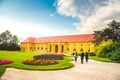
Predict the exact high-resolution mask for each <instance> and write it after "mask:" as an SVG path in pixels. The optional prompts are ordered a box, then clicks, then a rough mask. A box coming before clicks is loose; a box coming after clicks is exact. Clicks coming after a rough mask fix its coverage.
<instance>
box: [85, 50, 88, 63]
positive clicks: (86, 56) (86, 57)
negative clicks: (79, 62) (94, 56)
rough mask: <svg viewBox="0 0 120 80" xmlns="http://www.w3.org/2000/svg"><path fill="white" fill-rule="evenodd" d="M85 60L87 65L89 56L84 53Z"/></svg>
mask: <svg viewBox="0 0 120 80" xmlns="http://www.w3.org/2000/svg"><path fill="white" fill-rule="evenodd" d="M85 59H86V63H88V59H89V55H88V53H87V52H86V54H85Z"/></svg>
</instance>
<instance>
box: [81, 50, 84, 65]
mask: <svg viewBox="0 0 120 80" xmlns="http://www.w3.org/2000/svg"><path fill="white" fill-rule="evenodd" d="M83 61H84V52H82V53H81V63H82V64H83Z"/></svg>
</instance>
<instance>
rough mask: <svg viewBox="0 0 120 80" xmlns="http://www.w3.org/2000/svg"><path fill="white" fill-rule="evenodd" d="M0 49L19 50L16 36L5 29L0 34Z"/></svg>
mask: <svg viewBox="0 0 120 80" xmlns="http://www.w3.org/2000/svg"><path fill="white" fill-rule="evenodd" d="M0 50H20V47H19V45H18V37H17V36H16V35H12V34H11V33H10V31H8V30H6V31H5V32H2V33H1V34H0Z"/></svg>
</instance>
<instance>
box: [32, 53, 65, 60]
mask: <svg viewBox="0 0 120 80" xmlns="http://www.w3.org/2000/svg"><path fill="white" fill-rule="evenodd" d="M63 56H64V55H62V54H43V55H36V56H34V59H55V60H60V59H63Z"/></svg>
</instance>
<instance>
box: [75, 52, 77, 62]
mask: <svg viewBox="0 0 120 80" xmlns="http://www.w3.org/2000/svg"><path fill="white" fill-rule="evenodd" d="M77 56H78V54H77V52H75V54H74V58H75V62H77Z"/></svg>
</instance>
